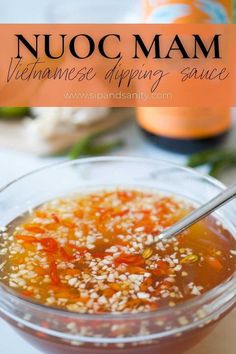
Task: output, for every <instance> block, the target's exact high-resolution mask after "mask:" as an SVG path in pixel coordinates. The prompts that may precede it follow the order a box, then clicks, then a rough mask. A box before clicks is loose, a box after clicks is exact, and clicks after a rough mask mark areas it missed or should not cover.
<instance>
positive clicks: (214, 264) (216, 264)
mask: <svg viewBox="0 0 236 354" xmlns="http://www.w3.org/2000/svg"><path fill="white" fill-rule="evenodd" d="M206 262H207V264H208V265H209V266H210V267H211V268H214V269H215V270H217V271H218V272H220V271H221V270H222V269H223V265H222V264H221V262H220V261H219V260H218V259H217V258H215V257H213V256H208V257H206Z"/></svg>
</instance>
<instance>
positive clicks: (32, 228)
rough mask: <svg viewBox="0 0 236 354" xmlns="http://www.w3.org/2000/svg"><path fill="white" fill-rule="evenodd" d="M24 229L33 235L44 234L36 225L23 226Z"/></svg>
mask: <svg viewBox="0 0 236 354" xmlns="http://www.w3.org/2000/svg"><path fill="white" fill-rule="evenodd" d="M23 227H24V229H25V230H26V231H29V232H33V233H34V234H44V233H45V230H44V229H43V228H42V227H41V226H40V225H38V224H25V225H23Z"/></svg>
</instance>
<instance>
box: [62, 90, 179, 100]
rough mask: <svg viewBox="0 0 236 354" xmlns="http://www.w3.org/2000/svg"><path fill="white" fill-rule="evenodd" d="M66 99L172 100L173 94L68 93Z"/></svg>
mask: <svg viewBox="0 0 236 354" xmlns="http://www.w3.org/2000/svg"><path fill="white" fill-rule="evenodd" d="M64 99H67V100H114V101H116V100H120V101H135V100H138V101H148V100H171V99H172V93H171V92H155V93H147V92H122V91H120V92H66V93H65V94H64Z"/></svg>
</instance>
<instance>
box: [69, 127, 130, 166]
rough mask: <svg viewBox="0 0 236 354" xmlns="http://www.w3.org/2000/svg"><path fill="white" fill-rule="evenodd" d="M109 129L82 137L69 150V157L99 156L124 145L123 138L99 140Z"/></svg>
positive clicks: (72, 158)
mask: <svg viewBox="0 0 236 354" xmlns="http://www.w3.org/2000/svg"><path fill="white" fill-rule="evenodd" d="M109 132H110V129H109V130H103V131H98V132H96V133H92V134H89V135H87V136H86V137H84V138H82V139H80V141H79V142H78V143H77V144H75V145H74V146H73V147H72V148H71V150H70V151H69V154H68V156H69V158H70V159H71V160H74V159H77V158H79V157H84V156H99V155H105V154H107V153H109V152H111V151H113V150H114V149H117V148H120V147H122V146H124V141H123V140H121V139H116V140H113V141H109V142H98V141H97V140H98V139H99V140H100V138H101V137H103V136H104V135H106V134H107V133H109Z"/></svg>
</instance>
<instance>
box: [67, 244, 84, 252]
mask: <svg viewBox="0 0 236 354" xmlns="http://www.w3.org/2000/svg"><path fill="white" fill-rule="evenodd" d="M68 247H69V248H71V249H73V250H75V251H77V252H79V253H80V254H84V253H86V252H88V248H86V247H78V246H75V245H72V244H68Z"/></svg>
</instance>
